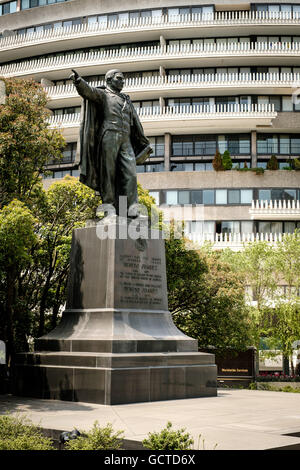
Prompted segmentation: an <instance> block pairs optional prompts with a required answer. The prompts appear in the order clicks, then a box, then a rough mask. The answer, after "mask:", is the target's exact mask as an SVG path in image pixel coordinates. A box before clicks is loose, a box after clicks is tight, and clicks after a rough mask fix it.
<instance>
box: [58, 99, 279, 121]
mask: <svg viewBox="0 0 300 470" xmlns="http://www.w3.org/2000/svg"><path fill="white" fill-rule="evenodd" d="M137 113H138V115H139V116H140V118H141V121H142V122H147V121H152V120H155V121H157V120H171V121H172V120H178V119H184V118H186V119H188V118H191V119H207V118H209V119H217V118H226V119H227V118H260V117H263V118H271V119H272V118H275V117H276V116H277V113H276V112H275V111H274V105H273V104H255V105H253V104H252V105H246V104H245V105H244V104H229V105H211V106H205V105H204V106H203V105H191V106H181V107H172V106H165V107H160V106H154V107H149V108H139V109H137ZM49 123H50V126H51V127H60V126H62V127H77V126H78V125H79V123H80V113H77V114H65V115H58V116H51V117H50V118H49Z"/></svg>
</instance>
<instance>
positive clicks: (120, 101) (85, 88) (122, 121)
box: [70, 69, 152, 214]
mask: <svg viewBox="0 0 300 470" xmlns="http://www.w3.org/2000/svg"><path fill="white" fill-rule="evenodd" d="M72 72H73V74H72V75H71V76H70V78H71V79H72V80H73V83H74V85H75V87H76V89H77V91H78V93H79V95H81V96H82V97H83V98H84V103H83V119H82V122H81V126H80V162H79V165H80V181H81V182H82V183H84V184H85V185H87V186H89V187H90V188H92V189H94V190H96V191H98V192H99V193H100V196H101V199H102V203H103V204H111V205H113V206H114V207H115V209H116V212H117V214H118V213H119V196H127V205H128V208H130V207H131V206H132V205H133V204H135V203H137V200H138V195H137V177H136V163H143V162H144V161H145V160H146V159H147V158H148V156H149V155H150V154H151V153H152V149H151V147H150V143H149V140H148V139H147V138H146V137H145V134H144V131H143V128H142V125H141V123H140V120H139V117H138V115H137V113H136V110H135V108H134V106H133V104H132V102H131V100H130V98H129V96H128V95H125V94H124V93H121V91H122V89H123V87H124V75H123V73H122V72H121V71H120V70H116V69H115V70H110V71H108V72H107V73H106V75H105V83H106V86H101V87H92V86H90V85H89V84H88V83H87V82H86V81H85V80H84V79H83V78H81V77H80V76H79V75H78V73H77V72H76V71H75V70H72Z"/></svg>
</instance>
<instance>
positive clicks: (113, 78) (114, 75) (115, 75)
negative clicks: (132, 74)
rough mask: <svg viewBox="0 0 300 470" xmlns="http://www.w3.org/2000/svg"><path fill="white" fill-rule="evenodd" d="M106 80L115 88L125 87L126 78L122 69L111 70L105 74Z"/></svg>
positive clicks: (119, 89)
mask: <svg viewBox="0 0 300 470" xmlns="http://www.w3.org/2000/svg"><path fill="white" fill-rule="evenodd" d="M105 82H106V84H107V85H108V86H110V87H111V88H112V89H113V90H117V91H121V90H122V89H123V87H124V83H125V78H124V75H123V73H122V72H121V70H119V69H113V70H109V71H108V72H107V73H106V75H105Z"/></svg>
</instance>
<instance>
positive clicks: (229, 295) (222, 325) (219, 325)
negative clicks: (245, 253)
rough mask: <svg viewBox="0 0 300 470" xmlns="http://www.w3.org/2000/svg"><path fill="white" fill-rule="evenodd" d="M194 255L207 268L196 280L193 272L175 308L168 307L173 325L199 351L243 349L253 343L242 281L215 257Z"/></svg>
mask: <svg viewBox="0 0 300 470" xmlns="http://www.w3.org/2000/svg"><path fill="white" fill-rule="evenodd" d="M195 254H197V255H198V256H200V259H201V260H202V263H204V265H205V266H206V268H205V270H204V269H203V268H202V271H201V272H199V274H198V276H197V275H196V273H195V272H194V273H193V279H191V280H188V281H187V282H186V283H182V284H181V286H180V287H181V289H180V290H179V292H177V296H176V304H174V303H173V304H172V303H171V311H172V314H173V319H174V322H175V324H176V325H177V327H178V328H180V329H181V330H182V331H183V332H184V333H185V334H187V335H188V336H190V337H192V338H195V339H197V340H198V345H199V347H200V348H201V349H206V348H208V347H211V346H213V347H215V348H216V349H217V350H218V351H219V352H225V351H228V349H229V348H233V349H236V350H243V349H246V348H247V347H248V346H249V345H251V344H252V342H253V339H252V335H251V328H250V320H249V309H248V307H247V305H246V302H245V293H244V292H245V283H244V281H243V279H241V276H240V275H239V274H237V273H235V272H234V271H233V270H232V269H231V267H230V265H229V264H227V263H225V262H224V261H222V260H221V259H220V256H219V254H218V253H216V252H212V251H208V252H206V253H203V252H202V253H201V252H200V254H199V253H196V252H195ZM187 265H188V264H187ZM171 298H172V296H171Z"/></svg>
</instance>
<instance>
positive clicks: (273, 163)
mask: <svg viewBox="0 0 300 470" xmlns="http://www.w3.org/2000/svg"><path fill="white" fill-rule="evenodd" d="M278 169H279V163H278V160H277V157H276V155H272V156H271V158H270V160H269V161H268V162H267V170H278Z"/></svg>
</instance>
